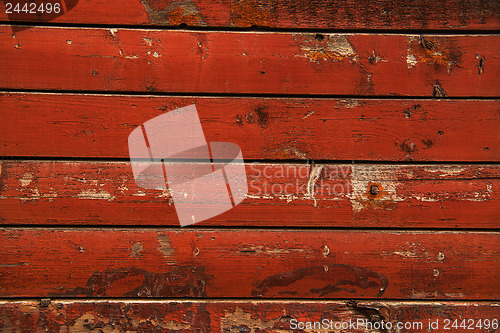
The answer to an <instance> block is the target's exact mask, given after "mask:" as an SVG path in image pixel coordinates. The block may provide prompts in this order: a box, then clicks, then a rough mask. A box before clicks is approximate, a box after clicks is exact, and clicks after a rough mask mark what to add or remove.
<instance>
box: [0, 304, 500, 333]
mask: <svg viewBox="0 0 500 333" xmlns="http://www.w3.org/2000/svg"><path fill="white" fill-rule="evenodd" d="M499 315H500V304H498V303H490V302H468V303H464V302H450V301H448V302H440V303H431V302H368V301H364V302H340V301H306V302H304V301H302V302H294V301H244V300H231V301H198V302H196V301H182V300H175V301H113V300H105V301H92V302H88V301H76V300H72V301H64V300H51V301H49V300H42V302H39V301H1V302H0V329H3V332H5V333H8V332H18V331H19V330H20V331H22V332H28V331H30V332H35V331H42V330H47V331H50V332H86V331H88V330H94V329H95V330H101V331H103V332H108V331H113V332H114V331H116V332H138V331H141V332H142V331H149V332H151V331H154V332H156V331H159V332H166V331H169V332H170V331H175V332H193V331H196V332H262V333H264V332H285V331H286V332H288V331H289V330H291V329H292V330H293V329H294V328H295V329H299V325H301V326H302V325H303V326H304V328H306V327H305V326H306V325H314V324H313V323H314V322H321V325H326V326H322V327H319V326H316V327H315V328H316V330H315V332H319V331H320V330H318V328H323V329H330V328H332V329H335V325H337V328H341V327H342V325H344V328H346V327H347V328H349V326H346V325H349V324H351V327H350V329H349V332H359V333H362V332H365V333H369V332H372V333H373V332H397V331H396V329H397V328H403V329H402V330H401V332H428V331H429V330H428V329H429V325H431V327H433V329H432V332H450V329H452V325H453V322H454V321H455V320H458V325H457V326H458V327H457V329H453V332H490V331H491V332H493V331H495V329H494V327H497V324H496V323H498V317H499ZM325 320H326V321H325ZM462 320H465V328H463V327H460V324H461V323H462ZM480 320H481V322H480ZM382 322H383V323H382ZM299 323H300V324H299ZM308 323H309V324H308ZM316 325H318V324H316ZM370 325H372V326H370ZM375 325H384V327H388V326H389V325H391V326H392V330H388V329H387V328H386V329H385V330H384V329H374V327H376V326H375ZM404 325H406V330H405V329H404V328H405V326H404ZM471 325H472V326H471ZM446 327H448V329H446ZM471 328H472V329H471ZM308 331H309V330H308Z"/></svg>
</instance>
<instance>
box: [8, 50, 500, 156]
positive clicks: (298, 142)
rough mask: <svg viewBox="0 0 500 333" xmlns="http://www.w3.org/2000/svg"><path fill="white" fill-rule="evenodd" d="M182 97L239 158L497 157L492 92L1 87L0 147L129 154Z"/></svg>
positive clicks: (497, 121)
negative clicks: (449, 96) (351, 94)
mask: <svg viewBox="0 0 500 333" xmlns="http://www.w3.org/2000/svg"><path fill="white" fill-rule="evenodd" d="M0 61H2V60H1V59H0ZM0 80H1V78H0ZM190 104H196V107H197V110H198V114H199V116H200V120H201V123H202V126H203V129H204V132H205V136H206V138H207V141H208V142H212V141H228V142H233V143H236V144H237V145H239V146H240V147H241V150H242V154H243V157H244V158H246V159H254V160H259V159H297V160H306V159H309V160H317V159H322V160H382V161H388V160H389V161H399V160H417V161H465V162H467V161H500V150H499V147H500V133H499V131H498V128H500V101H498V100H454V101H450V100H439V101H435V100H409V99H401V100H399V99H398V100H385V99H326V98H325V99H323V98H316V99H311V98H292V99H284V98H229V97H198V98H193V97H167V96H161V97H159V96H121V95H85V94H83V95H73V94H39V93H5V92H4V93H0V114H1V117H2V119H3V121H2V122H0V133H1V137H2V139H1V143H0V156H57V157H66V156H71V157H101V158H103V157H104V158H109V157H115V158H116V157H118V158H128V156H129V153H128V143H127V140H128V136H129V134H130V133H131V132H132V130H133V129H134V128H135V127H137V126H139V125H141V124H143V123H144V122H145V121H147V120H149V119H151V118H154V117H156V116H158V115H161V114H163V113H164V112H168V111H172V110H174V109H176V108H178V107H183V106H186V105H190ZM28 115H29V116H28Z"/></svg>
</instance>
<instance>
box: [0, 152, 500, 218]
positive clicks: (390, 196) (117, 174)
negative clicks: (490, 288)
mask: <svg viewBox="0 0 500 333" xmlns="http://www.w3.org/2000/svg"><path fill="white" fill-rule="evenodd" d="M0 168H1V171H0V173H1V174H0V224H4V225H12V224H25V225H57V224H65V225H109V226H111V225H170V226H178V225H179V222H178V218H177V215H176V212H175V204H174V202H173V199H172V196H171V193H170V191H169V190H148V189H143V188H140V187H138V186H137V185H136V183H135V181H134V178H133V174H132V171H131V167H130V164H129V163H125V162H123V163H122V162H53V161H52V162H50V161H48V162H42V161H40V162H34V161H31V162H30V161H2V162H1V163H0ZM246 171H247V182H248V194H247V196H246V199H245V200H243V202H242V203H240V204H239V205H238V206H236V207H235V208H233V209H232V210H230V211H227V212H225V213H223V214H222V215H219V216H216V217H214V218H211V219H209V220H205V221H202V222H200V223H199V224H197V225H202V226H248V227H253V226H300V227H384V228H408V227H411V228H456V227H459V228H496V227H498V212H499V211H500V202H499V196H498V188H499V186H500V167H499V166H491V165H473V166H471V165H456V166H453V165H418V166H416V165H413V166H412V165H399V166H398V165H357V164H355V165H337V164H315V165H307V164H302V165H300V164H281V165H280V164H258V163H251V164H248V165H247V166H246ZM373 187H375V188H376V189H375V190H377V191H378V192H377V193H374V192H373V189H372V188H373ZM372 192H373V193H372Z"/></svg>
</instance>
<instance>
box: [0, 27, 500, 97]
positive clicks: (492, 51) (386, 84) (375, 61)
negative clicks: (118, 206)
mask: <svg viewBox="0 0 500 333" xmlns="http://www.w3.org/2000/svg"><path fill="white" fill-rule="evenodd" d="M499 48H500V36H498V35H476V36H467V35H454V36H433V35H428V36H418V35H391V34H322V35H315V34H308V33H251V32H200V31H198V32H193V31H162V30H129V29H102V28H89V29H81V28H55V27H54V28H48V27H36V28H30V29H27V30H23V31H20V32H17V33H15V34H13V33H12V30H11V27H10V26H0V53H1V54H2V57H1V58H0V88H9V89H38V90H41V89H61V90H87V91H96V90H104V91H127V92H148V91H149V92H153V91H154V92H180V93H209V92H211V93H250V94H252V93H263V94H325V95H331V94H333V95H363V96H378V95H381V96H435V97H444V96H467V97H468V96H497V95H498V91H499V89H500V80H498V72H499V63H500V62H499V57H500V56H499V54H500V53H499Z"/></svg>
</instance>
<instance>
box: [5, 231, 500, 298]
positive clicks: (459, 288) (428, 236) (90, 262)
mask: <svg viewBox="0 0 500 333" xmlns="http://www.w3.org/2000/svg"><path fill="white" fill-rule="evenodd" d="M0 243H1V244H2V252H1V254H0V262H1V263H2V264H1V265H0V278H1V280H2V284H1V285H0V296H1V297H12V296H17V297H63V296H66V297H68V296H69V297H186V296H187V297H209V298H210V297H266V298H268V297H270V298H275V297H278V298H281V297H287V298H377V297H378V298H391V299H395V298H398V299H467V300H479V299H498V297H499V296H500V291H499V289H498V281H499V279H500V267H499V266H498V264H497V263H498V256H499V255H500V253H499V252H500V234H499V233H493V232H490V233H480V232H433V233H430V232H388V231H329V230H318V231H313V230H306V231H300V230H287V231H283V230H244V229H237V230H230V229H228V230H202V229H198V230H186V229H184V230H160V229H156V230H153V229H147V230H140V229H135V230H117V229H36V228H35V229H26V228H22V229H15V228H3V229H1V230H0ZM20 277H22V278H20ZM235 281H237V283H235Z"/></svg>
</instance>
